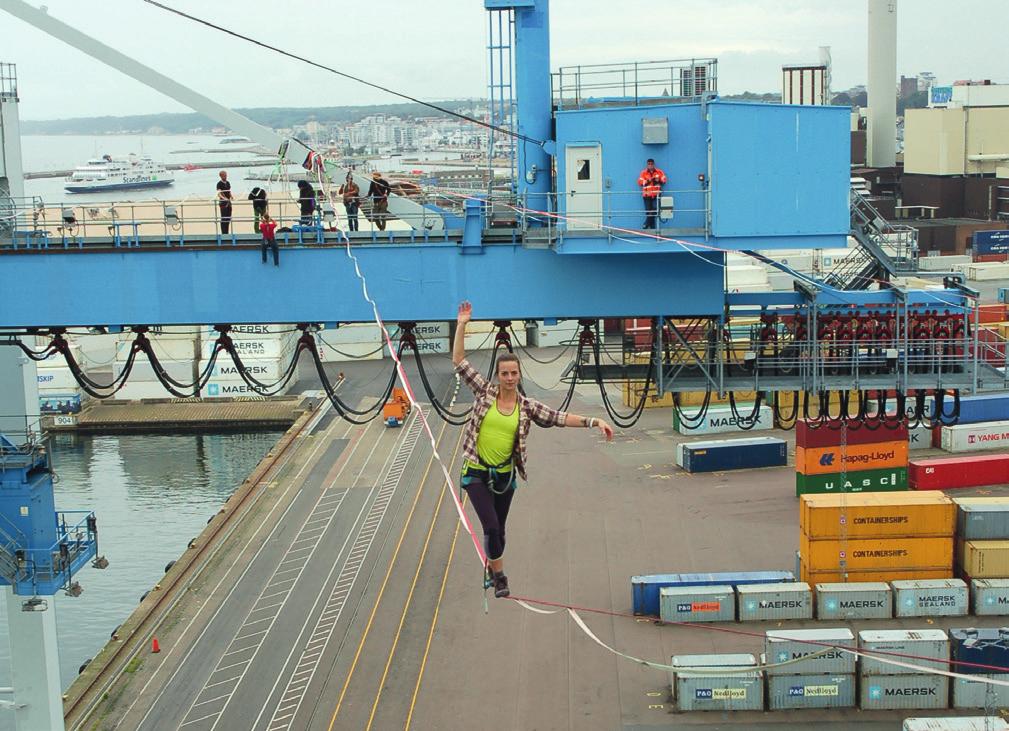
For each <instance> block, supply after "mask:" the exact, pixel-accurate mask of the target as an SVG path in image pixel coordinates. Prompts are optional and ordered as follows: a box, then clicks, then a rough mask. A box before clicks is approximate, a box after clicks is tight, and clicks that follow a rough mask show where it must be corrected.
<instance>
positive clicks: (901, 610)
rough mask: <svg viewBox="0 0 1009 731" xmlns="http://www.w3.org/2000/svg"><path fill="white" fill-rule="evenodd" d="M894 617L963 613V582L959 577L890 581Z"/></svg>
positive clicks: (964, 590)
mask: <svg viewBox="0 0 1009 731" xmlns="http://www.w3.org/2000/svg"><path fill="white" fill-rule="evenodd" d="M890 584H891V586H893V613H894V616H896V617H962V616H964V615H966V614H967V606H968V605H967V584H965V583H964V582H963V581H961V580H960V579H932V580H929V581H892V582H890Z"/></svg>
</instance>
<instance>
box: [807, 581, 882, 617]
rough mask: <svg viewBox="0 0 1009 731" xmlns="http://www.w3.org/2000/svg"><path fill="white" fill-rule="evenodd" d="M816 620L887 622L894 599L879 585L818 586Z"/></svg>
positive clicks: (866, 583) (869, 583)
mask: <svg viewBox="0 0 1009 731" xmlns="http://www.w3.org/2000/svg"><path fill="white" fill-rule="evenodd" d="M816 616H817V618H818V619H890V618H891V617H892V616H893V595H892V594H891V592H890V585H889V584H887V583H885V582H882V581H865V582H855V583H852V584H836V583H828V584H817V585H816Z"/></svg>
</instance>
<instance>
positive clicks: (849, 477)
mask: <svg viewBox="0 0 1009 731" xmlns="http://www.w3.org/2000/svg"><path fill="white" fill-rule="evenodd" d="M907 489H908V486H907V468H906V467H885V468H883V469H880V470H859V471H857V472H847V473H845V474H844V475H841V473H839V472H835V473H831V474H829V475H804V474H802V473H801V472H796V473H795V494H796V496H799V495H808V494H811V493H842V492H843V493H857V492H892V491H896V490H907Z"/></svg>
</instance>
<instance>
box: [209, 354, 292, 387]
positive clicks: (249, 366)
mask: <svg viewBox="0 0 1009 731" xmlns="http://www.w3.org/2000/svg"><path fill="white" fill-rule="evenodd" d="M293 357H294V354H293V353H291V354H289V355H287V356H285V357H284V358H249V359H248V360H246V359H245V358H242V365H243V366H245V371H246V373H248V374H249V375H250V376H252V377H253V378H255V379H256V380H257V381H261V382H263V383H273V382H274V381H276V380H277V379H279V378H280V377H281V375H283V374H284V373H286V372H287V369H288V367H289V366H290V365H291V359H292V358H293ZM310 360H311V356H310V355H308V354H307V353H302V354H301V355H300V358H299V365H301V363H302V362H305V363H307V362H309V361H310ZM206 363H207V362H206V361H200V372H201V373H202V372H203V369H204V368H205V367H206ZM210 378H211V380H214V381H241V380H242V375H241V373H240V372H239V370H238V366H237V365H235V361H234V360H232V359H231V356H230V355H229V354H227V353H220V354H218V356H217V361H216V362H215V363H214V367H213V369H212V370H211V372H210Z"/></svg>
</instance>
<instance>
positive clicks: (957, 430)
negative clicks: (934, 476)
mask: <svg viewBox="0 0 1009 731" xmlns="http://www.w3.org/2000/svg"><path fill="white" fill-rule="evenodd" d="M1007 444H1009V421H994V422H983V423H969V424H964V423H958V424H954V425H953V426H944V427H943V428H942V437H941V441H940V446H941V447H942V449H943V450H945V451H947V452H954V453H959V452H981V451H984V450H986V449H998V448H1000V447H1004V446H1005V445H1007Z"/></svg>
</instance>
